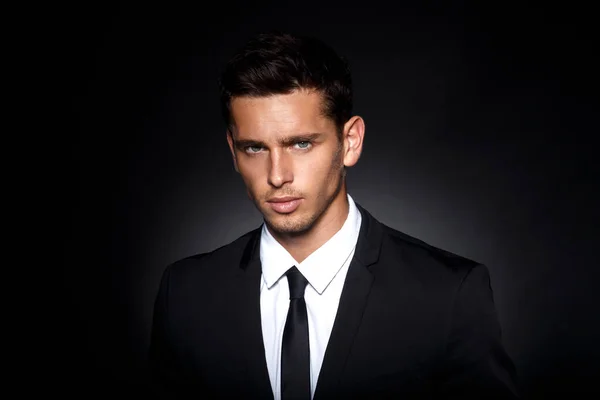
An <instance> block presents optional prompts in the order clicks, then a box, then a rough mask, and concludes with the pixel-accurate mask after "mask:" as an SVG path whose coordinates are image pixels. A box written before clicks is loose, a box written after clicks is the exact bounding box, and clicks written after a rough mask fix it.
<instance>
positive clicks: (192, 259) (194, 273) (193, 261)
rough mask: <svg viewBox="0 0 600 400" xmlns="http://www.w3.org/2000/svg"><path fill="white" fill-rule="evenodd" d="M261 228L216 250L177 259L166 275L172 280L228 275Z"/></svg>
mask: <svg viewBox="0 0 600 400" xmlns="http://www.w3.org/2000/svg"><path fill="white" fill-rule="evenodd" d="M260 229H261V227H259V228H256V229H254V230H252V231H249V232H247V233H245V234H243V235H242V236H240V237H238V238H237V239H235V240H233V241H232V242H230V243H227V244H225V245H223V246H221V247H218V248H216V249H214V250H211V251H208V252H204V253H198V254H195V255H191V256H188V257H185V258H182V259H180V260H177V261H175V262H173V263H171V264H169V265H168V266H167V267H166V268H165V271H164V275H165V276H168V278H169V279H170V280H173V279H175V280H183V281H186V280H188V281H189V280H196V279H216V278H220V277H223V278H224V277H227V276H229V275H231V274H232V273H235V272H236V271H237V269H238V268H239V263H240V260H241V259H242V256H243V254H244V251H245V249H246V248H247V246H248V244H249V242H250V240H251V239H252V238H253V237H255V235H260Z"/></svg>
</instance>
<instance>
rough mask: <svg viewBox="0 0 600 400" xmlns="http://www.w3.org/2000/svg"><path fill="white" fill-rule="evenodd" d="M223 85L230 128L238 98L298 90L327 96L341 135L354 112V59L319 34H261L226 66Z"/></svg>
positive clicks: (223, 104) (326, 103)
mask: <svg viewBox="0 0 600 400" xmlns="http://www.w3.org/2000/svg"><path fill="white" fill-rule="evenodd" d="M219 87H220V91H221V112H222V114H223V119H224V120H225V124H226V125H227V127H228V128H231V127H232V125H233V120H232V116H231V100H232V98H234V97H237V96H249V97H263V96H270V95H275V94H289V93H292V92H293V91H295V90H298V89H309V90H316V91H318V92H320V93H321V94H322V98H323V114H324V115H325V116H327V117H329V118H331V119H332V120H333V121H334V123H335V125H336V127H337V130H338V134H339V135H341V132H342V130H343V127H344V124H345V123H346V122H347V121H348V120H349V119H350V117H351V116H352V79H351V74H350V67H349V65H348V62H347V60H346V59H345V58H343V57H341V56H339V55H338V54H336V52H335V51H334V50H333V49H332V48H331V47H329V46H328V45H326V44H325V43H323V42H322V41H320V40H318V39H316V38H311V37H305V36H294V35H292V34H289V33H283V32H279V31H271V32H268V33H260V34H258V35H257V36H255V37H253V38H252V39H250V40H249V41H248V42H247V43H246V45H245V46H244V47H242V48H241V49H240V50H239V51H238V52H237V53H236V54H235V55H234V56H233V57H232V58H231V59H230V60H229V62H228V63H227V64H226V66H225V68H224V70H223V73H222V75H221V79H220V81H219Z"/></svg>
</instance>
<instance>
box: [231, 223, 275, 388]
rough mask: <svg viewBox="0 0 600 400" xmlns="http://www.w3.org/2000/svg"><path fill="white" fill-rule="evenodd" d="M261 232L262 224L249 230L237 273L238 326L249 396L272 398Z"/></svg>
mask: <svg viewBox="0 0 600 400" xmlns="http://www.w3.org/2000/svg"><path fill="white" fill-rule="evenodd" d="M260 234H261V228H258V229H256V230H254V231H252V232H250V233H249V235H250V240H249V242H248V244H247V245H246V248H245V250H244V254H243V256H242V260H241V262H240V271H239V272H240V273H239V274H238V275H237V285H238V290H237V293H239V296H240V297H239V304H240V308H239V310H240V313H239V315H238V317H239V320H240V323H239V324H238V326H237V328H239V330H240V337H241V338H242V341H243V342H242V343H241V351H243V352H244V359H245V362H246V370H247V377H248V388H249V390H250V393H248V397H249V398H261V399H269V398H270V399H272V398H273V390H272V388H271V382H270V380H269V371H268V369H267V361H266V359H265V348H264V341H263V336H262V325H261V317H260V279H261V265H260V251H259V249H260V248H259V245H260Z"/></svg>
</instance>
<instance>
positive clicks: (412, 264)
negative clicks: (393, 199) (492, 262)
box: [381, 224, 487, 283]
mask: <svg viewBox="0 0 600 400" xmlns="http://www.w3.org/2000/svg"><path fill="white" fill-rule="evenodd" d="M381 225H382V228H383V243H382V257H383V258H384V260H385V259H387V260H391V261H393V263H392V264H393V265H396V266H398V267H399V268H402V269H403V270H404V271H407V272H408V273H410V274H411V275H413V276H414V277H416V278H418V279H419V280H421V281H427V282H431V281H439V282H446V283H449V282H455V283H460V282H461V281H462V280H463V279H464V278H465V277H466V276H467V275H469V274H470V273H471V272H472V271H473V270H484V273H487V268H486V266H485V265H483V264H482V263H480V262H478V261H475V260H472V259H469V258H467V257H464V256H461V255H459V254H455V253H453V252H450V251H448V250H445V249H442V248H439V247H436V246H433V245H431V244H429V243H427V242H425V241H423V240H421V239H417V238H415V237H413V236H410V235H408V234H406V233H404V232H401V231H399V230H397V229H394V228H391V227H389V226H387V225H384V224H381Z"/></svg>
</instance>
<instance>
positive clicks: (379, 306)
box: [150, 204, 517, 400]
mask: <svg viewBox="0 0 600 400" xmlns="http://www.w3.org/2000/svg"><path fill="white" fill-rule="evenodd" d="M357 207H358V210H359V211H360V213H361V215H362V224H361V228H360V233H359V238H358V242H357V247H356V251H355V254H354V257H353V259H352V262H351V264H350V267H349V270H348V275H347V277H346V281H345V284H344V288H343V292H342V296H341V299H340V304H339V309H338V312H337V315H336V318H335V323H334V326H333V330H332V332H331V337H330V339H329V343H328V346H327V349H326V352H325V357H324V360H323V364H322V368H321V371H320V375H319V379H318V384H317V389H316V392H315V395H314V400H325V399H334V398H336V399H337V398H339V399H378V398H399V399H407V398H478V399H485V398H507V399H508V398H516V397H517V388H516V384H515V380H516V377H515V368H514V365H513V363H512V361H511V359H510V358H509V357H508V356H507V354H506V352H505V350H504V348H503V345H502V343H501V329H500V325H499V322H498V316H497V314H496V310H495V306H494V301H493V294H492V288H491V286H490V277H489V273H488V270H487V268H486V267H485V266H484V265H482V264H478V263H476V262H473V261H471V260H468V259H465V258H463V257H459V256H457V255H454V254H451V253H448V252H446V251H443V250H440V249H437V248H434V247H432V246H430V245H428V244H426V243H424V242H422V241H419V240H417V239H414V238H411V237H409V236H407V235H405V234H403V233H401V232H398V231H396V230H394V229H392V228H390V227H388V226H386V225H384V224H382V223H380V222H379V221H377V220H376V219H375V218H374V217H373V216H372V215H371V214H370V213H369V212H367V211H366V210H365V209H364V208H363V207H361V206H360V205H359V204H357ZM260 235H261V228H260V227H259V228H257V229H255V230H253V231H251V232H249V233H247V234H245V235H244V236H241V237H240V238H238V239H237V240H235V241H234V242H232V243H230V244H228V245H226V246H223V247H220V248H218V249H216V250H214V251H211V252H208V253H204V254H200V255H196V256H193V257H189V258H186V259H183V260H180V261H177V262H175V263H174V264H172V265H170V266H168V267H167V269H166V270H165V272H164V275H163V278H162V280H161V283H160V289H159V292H158V295H157V298H156V303H155V309H154V320H153V327H152V338H151V345H150V362H151V367H152V371H153V378H152V379H153V383H154V384H156V385H157V387H156V389H155V393H156V394H159V393H168V394H165V397H166V398H174V397H178V398H179V397H182V398H194V399H200V398H239V399H255V398H256V399H272V398H273V394H272V390H271V385H270V381H269V376H268V371H267V364H266V360H265V353H264V347H263V339H262V330H261V319H260V303H259V296H260V293H259V290H260V279H261V262H260V257H259V245H260ZM159 385H160V387H159Z"/></svg>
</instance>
